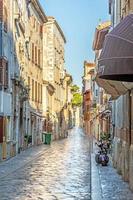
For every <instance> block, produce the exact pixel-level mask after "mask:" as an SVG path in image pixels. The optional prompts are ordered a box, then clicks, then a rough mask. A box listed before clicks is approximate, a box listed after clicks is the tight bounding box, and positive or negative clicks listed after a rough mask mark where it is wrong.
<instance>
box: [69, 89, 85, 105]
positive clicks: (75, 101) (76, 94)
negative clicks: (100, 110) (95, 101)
mask: <svg viewBox="0 0 133 200" xmlns="http://www.w3.org/2000/svg"><path fill="white" fill-rule="evenodd" d="M71 91H72V93H73V98H72V106H78V107H80V106H81V105H82V101H83V97H82V94H81V93H80V88H79V87H78V86H77V85H73V86H72V88H71Z"/></svg>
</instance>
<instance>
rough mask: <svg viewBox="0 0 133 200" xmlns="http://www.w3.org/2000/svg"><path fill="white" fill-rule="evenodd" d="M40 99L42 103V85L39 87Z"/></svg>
mask: <svg viewBox="0 0 133 200" xmlns="http://www.w3.org/2000/svg"><path fill="white" fill-rule="evenodd" d="M40 97H41V102H40V103H42V85H41V94H40Z"/></svg>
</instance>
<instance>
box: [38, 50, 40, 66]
mask: <svg viewBox="0 0 133 200" xmlns="http://www.w3.org/2000/svg"><path fill="white" fill-rule="evenodd" d="M38 66H39V67H40V49H38Z"/></svg>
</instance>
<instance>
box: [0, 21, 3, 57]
mask: <svg viewBox="0 0 133 200" xmlns="http://www.w3.org/2000/svg"><path fill="white" fill-rule="evenodd" d="M2 45H3V40H2V22H0V57H2Z"/></svg>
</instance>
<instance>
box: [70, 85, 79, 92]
mask: <svg viewBox="0 0 133 200" xmlns="http://www.w3.org/2000/svg"><path fill="white" fill-rule="evenodd" d="M79 90H80V88H79V87H78V86H77V85H73V86H72V88H71V91H72V93H76V92H79Z"/></svg>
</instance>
